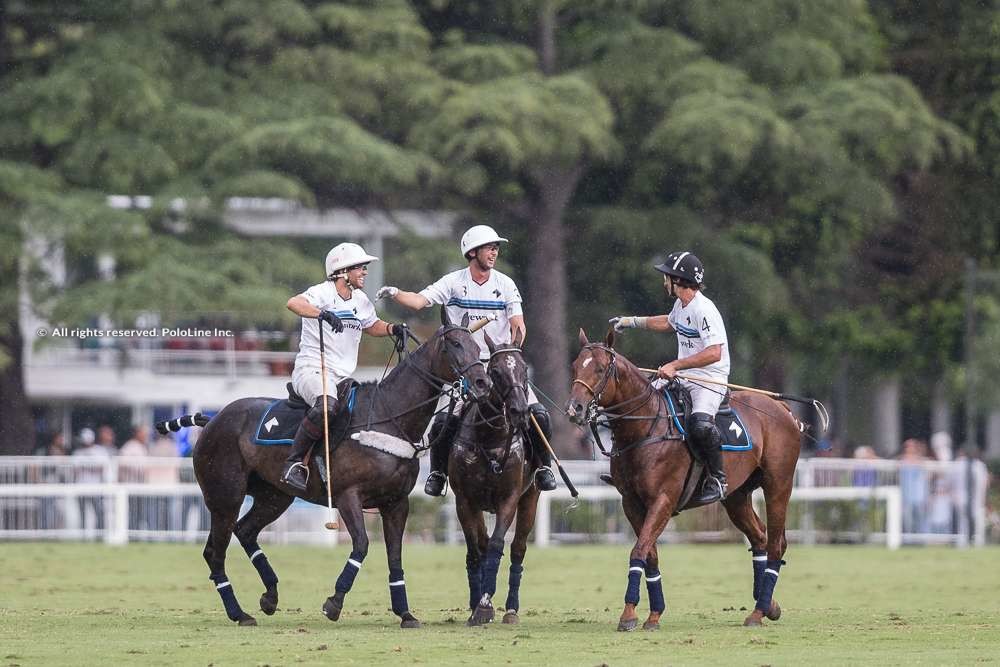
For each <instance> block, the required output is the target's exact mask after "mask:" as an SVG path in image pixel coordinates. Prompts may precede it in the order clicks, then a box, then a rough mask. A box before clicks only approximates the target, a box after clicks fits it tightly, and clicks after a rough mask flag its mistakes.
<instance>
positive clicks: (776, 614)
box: [765, 600, 781, 621]
mask: <svg viewBox="0 0 1000 667" xmlns="http://www.w3.org/2000/svg"><path fill="white" fill-rule="evenodd" d="M765 616H767V617H768V618H769V619H771V620H772V621H777V620H778V619H779V618H781V606H779V605H778V603H777V602H775V601H774V600H771V608H770V609H768V610H767V613H766V614H765Z"/></svg>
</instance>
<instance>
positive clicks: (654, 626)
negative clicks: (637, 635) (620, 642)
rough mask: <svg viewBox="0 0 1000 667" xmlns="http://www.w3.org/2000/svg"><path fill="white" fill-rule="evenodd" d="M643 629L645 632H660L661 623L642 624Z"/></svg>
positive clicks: (649, 622)
mask: <svg viewBox="0 0 1000 667" xmlns="http://www.w3.org/2000/svg"><path fill="white" fill-rule="evenodd" d="M642 629H643V630H659V629H660V622H659V621H646V622H645V623H643V624H642Z"/></svg>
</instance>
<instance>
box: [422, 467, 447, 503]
mask: <svg viewBox="0 0 1000 667" xmlns="http://www.w3.org/2000/svg"><path fill="white" fill-rule="evenodd" d="M447 484H448V476H447V475H445V474H444V473H443V472H441V471H439V470H431V472H430V474H429V475H427V481H425V482H424V493H426V494H427V495H428V496H434V497H439V496H446V495H448V489H447Z"/></svg>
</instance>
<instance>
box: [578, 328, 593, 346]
mask: <svg viewBox="0 0 1000 667" xmlns="http://www.w3.org/2000/svg"><path fill="white" fill-rule="evenodd" d="M579 341H580V347H587V346H588V345H590V341H589V340H587V334H586V333H584V331H583V327H580V337H579Z"/></svg>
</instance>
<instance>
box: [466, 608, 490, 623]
mask: <svg viewBox="0 0 1000 667" xmlns="http://www.w3.org/2000/svg"><path fill="white" fill-rule="evenodd" d="M495 615H496V612H495V611H494V609H493V605H490V606H488V607H485V606H483V605H479V606H477V607H476V610H475V611H474V612H472V616H470V617H469V620H468V621H467V622H466V625H468V626H469V627H470V628H472V627H475V626H477V625H486V624H487V623H492V622H493V619H494V618H495Z"/></svg>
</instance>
